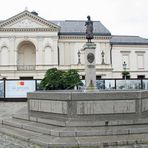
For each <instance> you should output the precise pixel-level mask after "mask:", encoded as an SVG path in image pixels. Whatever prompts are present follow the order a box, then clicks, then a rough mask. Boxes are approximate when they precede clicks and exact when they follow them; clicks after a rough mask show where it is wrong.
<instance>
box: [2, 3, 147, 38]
mask: <svg viewBox="0 0 148 148" xmlns="http://www.w3.org/2000/svg"><path fill="white" fill-rule="evenodd" d="M25 7H27V8H28V10H29V11H33V10H35V11H36V12H38V14H39V16H40V17H43V18H44V19H47V20H72V19H73V20H86V17H87V15H90V16H91V19H92V20H95V21H96V20H99V21H101V22H102V23H103V24H104V25H105V26H106V27H107V28H108V29H109V31H110V32H111V33H112V34H113V35H137V36H141V37H145V38H148V0H1V4H0V20H5V19H7V18H9V17H11V16H14V15H16V14H18V13H20V12H22V11H24V10H25Z"/></svg>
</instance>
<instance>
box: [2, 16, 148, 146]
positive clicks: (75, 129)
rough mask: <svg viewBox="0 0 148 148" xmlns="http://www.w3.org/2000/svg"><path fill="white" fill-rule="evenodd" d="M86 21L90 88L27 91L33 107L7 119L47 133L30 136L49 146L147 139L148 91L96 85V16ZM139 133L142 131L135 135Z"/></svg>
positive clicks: (103, 143)
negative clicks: (104, 89) (116, 88)
mask: <svg viewBox="0 0 148 148" xmlns="http://www.w3.org/2000/svg"><path fill="white" fill-rule="evenodd" d="M86 26H87V29H86V39H87V42H86V44H85V45H84V47H83V50H84V51H85V73H86V75H85V79H86V89H85V91H38V92H32V93H28V96H27V97H28V113H27V114H26V113H24V114H17V115H14V117H13V118H14V119H17V121H16V123H15V122H14V121H13V122H10V121H3V122H2V123H3V124H6V125H10V126H13V127H17V128H20V129H24V130H31V131H34V132H37V133H42V135H40V136H38V137H37V136H35V138H32V137H31V138H30V139H29V141H31V142H35V143H38V144H40V145H44V146H45V145H46V146H47V147H52V146H53V147H54V146H55V147H56V146H57V147H72V146H77V147H80V146H88V147H89V146H90V147H98V146H100V147H101V146H102V148H103V147H107V146H118V145H125V144H129V143H130V144H135V143H136V144H137V143H143V137H142V134H141V133H148V128H147V125H146V124H147V123H148V118H147V116H148V91H143V90H139V91H129V90H124V91H97V90H96V69H95V48H96V45H95V43H93V42H91V39H93V33H92V31H93V22H92V21H91V20H90V17H89V16H88V21H87V22H86ZM18 120H19V122H18ZM22 120H25V122H23V121H22ZM30 121H31V122H30ZM135 125H136V127H135ZM143 125H146V126H145V127H144V126H143ZM134 134H139V135H138V136H137V137H136V136H135V137H134V136H133V135H134ZM45 135H47V136H45ZM49 135H50V136H49ZM122 135H124V136H122ZM101 136H103V137H101ZM21 138H22V137H21ZM110 138H111V139H110ZM46 139H47V140H46ZM144 142H145V141H144Z"/></svg>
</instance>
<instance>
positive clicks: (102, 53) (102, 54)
mask: <svg viewBox="0 0 148 148" xmlns="http://www.w3.org/2000/svg"><path fill="white" fill-rule="evenodd" d="M104 54H105V53H104V51H102V52H101V56H102V63H101V64H105V62H104Z"/></svg>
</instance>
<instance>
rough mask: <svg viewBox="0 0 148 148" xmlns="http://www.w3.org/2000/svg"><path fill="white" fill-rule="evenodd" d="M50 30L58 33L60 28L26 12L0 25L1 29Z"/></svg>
mask: <svg viewBox="0 0 148 148" xmlns="http://www.w3.org/2000/svg"><path fill="white" fill-rule="evenodd" d="M21 28H22V29H25V28H26V29H46V30H47V29H48V30H50V29H51V30H52V31H58V30H59V28H60V27H59V26H58V25H56V24H53V23H52V22H49V21H47V20H45V19H43V18H41V17H39V16H38V15H35V14H32V13H31V12H29V11H27V10H25V11H23V12H22V13H19V14H18V15H15V16H13V17H11V18H9V19H7V20H5V21H3V22H2V23H0V29H21Z"/></svg>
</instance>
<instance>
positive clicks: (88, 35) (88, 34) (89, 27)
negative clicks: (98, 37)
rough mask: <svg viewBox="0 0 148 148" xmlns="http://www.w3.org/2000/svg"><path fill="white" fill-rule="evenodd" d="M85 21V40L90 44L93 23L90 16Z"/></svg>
mask: <svg viewBox="0 0 148 148" xmlns="http://www.w3.org/2000/svg"><path fill="white" fill-rule="evenodd" d="M87 19H88V20H87V21H86V22H85V26H86V39H87V40H88V42H91V39H93V38H94V37H93V22H92V21H91V19H90V16H87Z"/></svg>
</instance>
